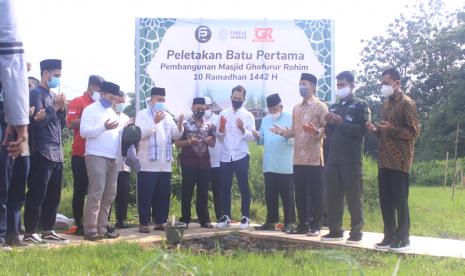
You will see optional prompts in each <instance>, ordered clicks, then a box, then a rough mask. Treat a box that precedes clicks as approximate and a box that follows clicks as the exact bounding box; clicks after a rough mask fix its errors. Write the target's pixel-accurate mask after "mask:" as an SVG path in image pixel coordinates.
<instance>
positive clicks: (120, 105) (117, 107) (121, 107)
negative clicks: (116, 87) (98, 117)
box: [115, 103, 124, 113]
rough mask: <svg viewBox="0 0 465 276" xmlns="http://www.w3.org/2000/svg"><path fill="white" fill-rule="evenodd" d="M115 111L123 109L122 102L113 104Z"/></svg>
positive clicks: (119, 111)
mask: <svg viewBox="0 0 465 276" xmlns="http://www.w3.org/2000/svg"><path fill="white" fill-rule="evenodd" d="M115 111H116V112H118V113H121V112H123V111H124V103H119V104H115Z"/></svg>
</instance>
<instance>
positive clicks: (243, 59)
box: [136, 18, 334, 114]
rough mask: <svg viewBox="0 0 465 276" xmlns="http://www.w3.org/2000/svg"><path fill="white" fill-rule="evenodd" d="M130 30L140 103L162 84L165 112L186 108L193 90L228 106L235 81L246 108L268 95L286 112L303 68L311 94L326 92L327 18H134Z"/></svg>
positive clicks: (261, 104)
mask: <svg viewBox="0 0 465 276" xmlns="http://www.w3.org/2000/svg"><path fill="white" fill-rule="evenodd" d="M136 36H137V37H136V92H139V95H140V104H141V105H140V107H141V108H144V107H145V99H146V98H148V97H150V89H151V87H153V86H158V87H164V88H165V89H166V93H167V96H166V102H167V106H168V108H169V109H170V111H171V112H172V113H175V114H180V113H188V112H189V110H190V106H191V104H192V98H194V97H198V96H209V97H211V98H212V100H213V101H214V103H215V104H216V105H217V107H218V108H221V109H224V108H228V107H230V105H231V104H230V95H231V89H232V88H233V87H234V86H236V85H242V86H244V87H245V88H246V90H247V95H246V103H245V105H246V107H247V108H248V109H249V110H254V111H257V112H258V113H260V111H265V110H266V103H265V98H266V96H268V95H270V94H273V93H279V94H280V96H281V98H282V101H283V104H284V107H285V109H286V110H292V107H293V106H295V105H296V104H298V103H299V102H301V100H302V99H301V97H300V94H299V87H298V86H299V79H300V75H301V73H303V72H307V73H311V74H313V75H315V76H316V77H317V78H318V85H317V97H318V98H320V99H322V100H324V101H326V102H330V101H331V100H332V98H333V97H332V94H331V91H334V89H333V85H334V71H333V68H334V66H333V64H334V63H333V62H334V55H333V52H334V51H333V49H334V48H333V42H334V36H333V22H332V21H331V20H263V19H262V20H214V19H163V18H139V19H137V20H136ZM136 94H137V93H136Z"/></svg>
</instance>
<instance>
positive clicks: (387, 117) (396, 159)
mask: <svg viewBox="0 0 465 276" xmlns="http://www.w3.org/2000/svg"><path fill="white" fill-rule="evenodd" d="M380 115H381V120H382V121H387V122H389V123H391V125H392V126H393V127H392V128H391V129H388V130H387V131H383V132H378V137H379V140H378V150H379V153H378V164H379V168H384V169H392V170H398V171H402V172H405V173H408V172H409V171H410V168H411V167H412V163H413V154H414V145H415V139H416V138H417V137H418V135H419V133H420V125H419V122H418V116H417V108H416V106H415V103H414V102H413V101H412V99H410V98H409V97H408V96H406V95H404V94H403V93H402V92H401V93H396V94H394V95H393V96H391V97H390V98H389V99H388V100H386V101H385V102H384V103H383V106H382V107H381V112H380Z"/></svg>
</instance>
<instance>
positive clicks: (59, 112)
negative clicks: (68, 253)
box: [23, 59, 66, 243]
mask: <svg viewBox="0 0 465 276" xmlns="http://www.w3.org/2000/svg"><path fill="white" fill-rule="evenodd" d="M40 71H41V81H40V85H39V86H38V87H37V88H36V89H34V90H32V91H31V92H30V104H31V106H33V107H34V110H35V114H36V115H37V114H38V113H39V114H40V112H42V113H45V117H44V118H43V119H42V120H40V121H35V120H34V121H33V122H32V135H33V137H34V143H33V144H34V148H33V152H32V155H31V170H30V173H29V178H28V183H27V187H28V191H27V194H26V205H25V210H24V226H25V228H26V233H25V235H24V238H23V239H24V241H26V242H30V243H40V242H42V239H44V240H50V241H58V242H66V239H64V238H62V237H60V236H59V235H57V234H56V233H55V231H53V226H54V225H55V219H56V214H57V210H58V205H59V203H60V195H61V181H62V171H63V161H64V156H63V145H62V136H61V135H62V128H63V127H65V123H66V122H65V117H66V112H65V102H66V99H65V96H64V94H62V93H59V94H55V93H54V92H53V91H51V90H50V89H55V88H58V90H59V86H60V77H61V60H58V59H47V60H43V61H41V62H40ZM39 220H40V222H41V225H42V228H43V230H44V232H43V233H42V236H41V237H40V236H39V235H38V234H37V233H36V232H37V228H38V225H39Z"/></svg>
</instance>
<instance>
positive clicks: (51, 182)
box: [24, 151, 63, 234]
mask: <svg viewBox="0 0 465 276" xmlns="http://www.w3.org/2000/svg"><path fill="white" fill-rule="evenodd" d="M62 171H63V163H61V162H53V161H50V160H48V159H47V158H45V157H44V156H43V155H42V154H41V153H39V152H37V151H36V152H34V153H33V154H32V156H31V170H30V172H29V177H28V181H27V188H28V191H27V193H26V205H25V209H24V226H25V228H26V233H28V234H33V233H36V232H37V228H38V225H39V221H40V222H41V225H42V228H43V230H44V231H49V230H53V226H54V225H55V220H56V215H57V211H58V205H59V204H60V197H61V180H62Z"/></svg>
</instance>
